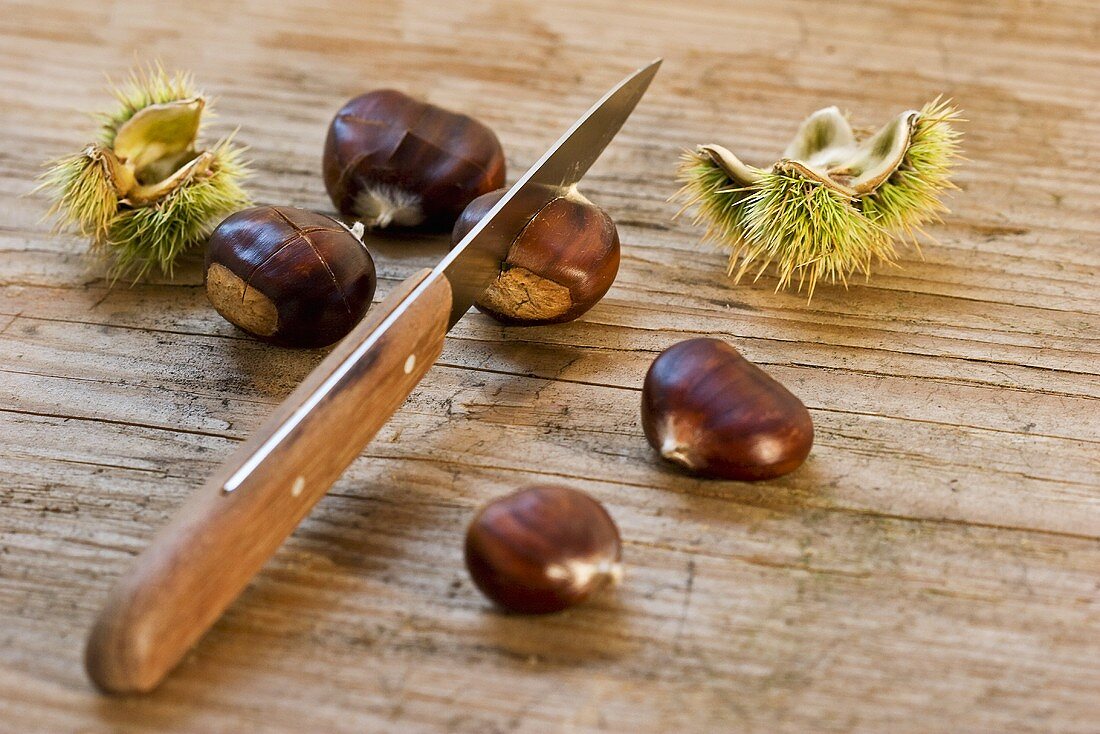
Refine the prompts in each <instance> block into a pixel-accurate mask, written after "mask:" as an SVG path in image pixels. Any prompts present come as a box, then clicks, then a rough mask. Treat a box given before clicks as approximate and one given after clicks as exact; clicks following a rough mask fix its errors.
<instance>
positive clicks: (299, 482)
mask: <svg viewBox="0 0 1100 734" xmlns="http://www.w3.org/2000/svg"><path fill="white" fill-rule="evenodd" d="M305 488H306V478H305V477H298V478H296V479H295V480H294V484H292V485H291V486H290V496H291V497H299V496H301V494H302V491H303V490H304V489H305Z"/></svg>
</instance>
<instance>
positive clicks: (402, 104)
mask: <svg viewBox="0 0 1100 734" xmlns="http://www.w3.org/2000/svg"><path fill="white" fill-rule="evenodd" d="M323 173H324V179H325V188H326V189H327V190H328V194H329V196H330V197H332V203H333V204H334V205H335V206H336V208H337V209H338V210H339V211H340V212H341V213H343V214H346V215H348V216H354V217H357V218H359V219H360V220H361V221H362V222H363V223H364V224H365V225H366V226H368V227H386V226H390V225H394V226H397V227H405V228H423V229H435V230H445V229H447V228H449V227H451V226H452V225H453V224H454V222H455V219H457V218H458V215H459V214H461V213H462V210H463V209H464V208H466V205H467V204H469V203H470V202H471V201H473V200H474V199H475V198H477V197H478V196H480V195H481V194H484V193H486V192H488V191H492V190H493V189H495V188H498V187H500V186H503V185H504V150H503V148H501V145H500V141H499V140H498V139H497V136H496V135H495V134H493V131H492V130H490V129H489V128H488V127H486V126H485V125H483V124H482V123H480V122H478V121H477V120H475V119H473V118H472V117H469V116H468V115H463V114H460V113H457V112H450V111H449V110H445V109H443V108H441V107H436V106H435V105H432V104H426V103H424V102H420V101H418V100H415V99H413V98H412V97H409V96H407V95H405V94H402V93H401V92H398V91H395V90H392V89H380V90H377V91H374V92H368V93H367V94H363V95H360V96H358V97H355V98H354V99H352V100H350V101H349V102H348V103H347V104H345V105H344V106H343V107H342V108H340V111H339V112H337V113H336V116H335V117H334V118H333V120H332V123H331V124H330V125H329V129H328V137H327V138H326V139H325V153H324V161H323Z"/></svg>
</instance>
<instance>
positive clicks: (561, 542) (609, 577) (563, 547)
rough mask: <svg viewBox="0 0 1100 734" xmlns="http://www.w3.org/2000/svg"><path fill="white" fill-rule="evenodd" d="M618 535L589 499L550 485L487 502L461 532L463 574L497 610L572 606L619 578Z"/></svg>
mask: <svg viewBox="0 0 1100 734" xmlns="http://www.w3.org/2000/svg"><path fill="white" fill-rule="evenodd" d="M621 559H622V545H621V543H620V541H619V529H618V528H617V527H616V526H615V522H614V521H613V520H612V519H611V516H610V515H609V514H608V513H607V510H605V509H604V507H603V505H601V504H600V503H599V502H597V501H596V500H595V499H593V498H592V497H591V496H589V495H588V494H585V493H584V492H581V491H579V490H575V489H570V488H568V487H562V486H559V485H553V484H542V485H535V486H533V487H529V488H527V489H524V490H521V491H519V492H516V493H514V494H510V495H507V496H506V497H501V498H499V499H496V500H494V501H492V502H490V503H489V504H488V505H486V506H485V507H484V508H482V510H481V511H480V512H479V513H478V514H477V516H476V517H475V518H474V519H473V522H471V523H470V528H469V530H468V531H467V532H466V568H467V569H469V571H470V576H471V577H472V578H473V580H474V583H475V584H476V585H477V587H478V588H479V589H480V590H481V591H482V593H484V594H485V596H487V597H489V598H490V599H491V600H493V601H494V602H496V603H497V604H498V605H499V606H501V607H503V608H505V609H508V610H511V611H514V612H524V613H528V614H543V613H548V612H557V611H561V610H562V609H565V608H567V607H570V606H573V605H574V604H579V603H581V602H583V601H585V600H586V599H588V598H589V597H591V596H592V595H593V594H595V593H596V592H597V591H599V590H600V589H602V588H603V587H604V586H606V585H608V584H609V583H611V584H614V583H616V582H617V581H618V580H619V578H620V576H621V575H622V570H621V565H620V561H621Z"/></svg>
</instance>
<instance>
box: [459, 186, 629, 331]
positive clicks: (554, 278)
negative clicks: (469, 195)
mask: <svg viewBox="0 0 1100 734" xmlns="http://www.w3.org/2000/svg"><path fill="white" fill-rule="evenodd" d="M504 194H505V189H500V190H499V191H493V192H491V193H488V194H485V195H483V196H479V197H478V198H477V199H474V201H472V202H471V203H470V205H469V206H468V207H466V210H465V211H464V212H462V216H461V217H459V219H458V222H456V223H455V228H454V231H453V232H452V234H451V242H452V245H454V244H458V242H460V241H461V240H462V238H463V237H465V236H466V235H467V234H468V233H469V232H470V230H471V229H473V228H474V226H476V225H477V223H478V222H479V221H480V220H481V219H482V217H484V216H485V215H486V214H488V213H489V210H490V209H492V208H493V206H494V205H496V203H497V202H498V201H500V199H501V197H502V196H504ZM618 272H619V233H618V230H616V229H615V222H614V221H612V219H611V217H610V216H608V214H607V212H605V211H604V210H603V209H601V208H600V207H598V206H596V205H595V204H593V203H592V202H591V201H589V200H588V199H586V198H585V197H584V196H583V195H581V194H580V192H578V191H577V190H576V188H570V189H562V191H561V192H560V195H558V196H557V197H555V198H554V199H552V200H551V201H550V202H549V203H548V204H546V205H545V206H543V207H542V208H541V209H539V210H538V212H537V213H535V215H534V216H533V217H532V218H531V219H530V220H529V221H528V222H527V224H526V225H525V226H524V227H523V229H521V230H520V231H519V232H517V233H516V236H515V239H514V240H513V242H512V246H511V248H510V249H509V251H508V255H507V257H506V258H505V259H504V261H503V262H502V263H501V265H500V274H499V275H498V276H497V278H496V280H494V281H493V283H492V284H491V285H490V286H489V288H488V289H487V290H486V291H485V293H484V294H482V296H481V297H480V298H478V299H477V302H476V305H477V307H478V310H480V311H482V312H483V313H486V314H488V315H490V316H492V317H493V318H494V319H496V320H497V321H500V322H501V323H503V324H507V325H509V326H541V325H543V324H560V323H564V322H566V321H572V320H573V319H576V318H578V317H579V316H581V314H583V313H584V312H585V311H587V310H588V309H590V308H592V307H593V306H595V305H596V304H597V303H598V302H599V300H600V299H601V298H603V297H604V295H605V294H606V293H607V291H608V289H609V288H611V284H612V283H614V282H615V276H616V275H617V274H618Z"/></svg>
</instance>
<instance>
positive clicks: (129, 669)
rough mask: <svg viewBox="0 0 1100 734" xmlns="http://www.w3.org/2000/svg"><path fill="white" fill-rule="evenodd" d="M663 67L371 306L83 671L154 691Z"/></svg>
mask: <svg viewBox="0 0 1100 734" xmlns="http://www.w3.org/2000/svg"><path fill="white" fill-rule="evenodd" d="M660 64H661V60H660V59H657V60H656V61H654V62H653V63H651V64H649V65H648V66H645V67H643V68H642V69H639V70H638V71H637V72H635V73H634V74H631V75H630V76H628V77H627V78H626V79H624V80H623V81H621V82H620V83H619V84H617V85H616V86H615V87H613V88H612V89H611V90H610V91H609V92H607V94H605V95H604V96H603V97H602V98H601V99H600V100H599V101H598V102H596V104H594V105H593V106H592V107H591V108H590V109H589V110H588V112H586V113H584V115H582V116H581V118H580V119H579V120H577V121H576V122H575V123H573V125H572V127H570V128H569V130H567V131H566V133H565V134H564V135H563V136H562V137H561V138H560V139H559V140H558V142H556V143H554V145H553V146H551V148H550V149H549V150H548V151H547V152H546V153H545V154H544V155H543V156H542V157H541V158H540V159H539V160H538V162H536V163H535V165H533V166H532V167H531V168H530V169H529V170H528V171H527V172H526V173H525V174H523V176H522V177H520V179H519V180H518V181H517V182H516V183H515V184H514V185H513V186H512V187H511V188H510V189H509V190H508V192H507V193H506V194H505V195H504V196H503V197H502V198H501V199H500V201H499V202H497V204H496V206H494V207H493V208H492V209H491V210H490V211H489V213H488V214H486V215H485V216H484V217H483V218H482V219H481V221H480V222H478V224H477V225H476V226H474V228H473V229H471V230H470V232H469V234H467V235H466V237H464V238H463V239H462V241H461V242H459V243H458V245H456V246H455V247H454V248H453V249H452V250H451V251H450V252H449V253H448V254H447V255H446V256H445V257H444V258H443V259H442V260H441V261H440V263H439V264H438V265H437V266H436V267H435V268H434V269H432V270H428V269H425V270H422V271H420V272H418V273H415V274H414V275H412V276H411V277H410V278H408V279H406V280H405V281H403V282H402V283H400V284H399V285H398V286H397V287H396V288H395V289H394V291H393V292H392V293H390V294H389V296H388V297H387V298H386V299H384V300H383V301H382V302H381V303H379V304H378V305H377V306H375V307H374V308H373V309H371V311H370V312H369V313H368V314H367V316H366V317H365V318H364V319H363V320H362V321H361V322H360V323H359V324H358V325H357V326H356V327H355V329H353V330H352V332H351V333H350V334H348V336H347V337H345V338H344V340H343V341H341V342H340V343H339V344H338V345H337V346H336V347H335V348H334V349H333V350H332V352H331V353H330V354H329V355H328V356H327V357H326V358H325V359H324V360H323V361H322V362H321V363H320V364H319V365H318V366H317V367H316V368H315V369H314V370H313V372H311V373H310V374H309V375H308V376H307V377H306V378H305V380H303V381H302V384H301V385H299V387H298V388H297V389H296V390H294V392H293V393H291V394H290V396H289V397H288V398H287V399H286V400H285V401H284V402H283V403H282V405H280V406H279V407H278V408H276V410H275V412H274V413H273V414H272V416H271V417H270V418H269V419H268V420H267V422H266V423H264V425H263V426H262V427H261V428H260V429H259V430H257V431H256V432H255V433H254V434H253V435H252V436H251V437H249V438H248V440H246V441H245V442H244V443H243V444H242V445H241V446H240V447H239V448H238V449H237V451H236V452H235V453H234V454H233V455H232V456H231V457H230V458H229V459H228V460H227V461H226V462H225V463H224V464H222V466H221V467H220V468H219V469H218V470H217V471H216V472H215V473H214V474H213V475H212V476H211V477H210V479H209V480H208V481H207V482H206V484H205V485H204V486H203V487H202V488H201V489H200V490H199V491H198V492H196V493H195V494H194V495H192V496H191V497H190V499H188V500H187V502H186V503H185V504H184V505H183V507H181V508H180V510H179V511H178V512H177V514H176V515H175V517H174V518H173V519H172V520H171V522H170V523H169V524H168V525H167V526H165V527H164V528H163V529H162V530H161V531H160V532H159V533H158V534H157V535H156V537H155V538H153V540H152V542H151V543H150V545H149V547H148V548H146V549H145V551H144V552H143V553H142V554H141V555H140V556H138V558H137V559H136V561H135V562H134V565H133V567H132V568H131V569H130V571H129V573H127V574H126V575H125V576H124V577H123V578H122V579H121V580H119V582H118V583H117V584H116V585H115V587H114V589H112V591H111V593H110V595H109V597H108V600H107V603H106V605H105V606H104V608H103V610H102V611H101V612H100V614H99V617H98V618H97V619H96V622H95V624H94V625H93V627H92V630H91V633H90V634H89V637H88V644H87V648H86V650H85V667H86V668H87V671H88V676H89V677H90V678H91V679H92V681H93V682H94V683H95V684H96V685H97V686H98V687H99V688H100V689H102V690H103V691H105V692H109V693H134V692H146V691H150V690H152V689H153V688H155V687H156V686H157V685H158V684H159V683H160V682H161V681H162V680H163V679H164V677H165V676H166V675H167V674H168V673H169V672H170V671H171V670H172V668H174V667H175V666H176V665H177V664H178V663H179V661H180V660H181V659H182V658H183V656H184V655H185V654H186V653H187V651H188V650H189V649H190V648H191V647H192V646H193V645H194V644H195V643H196V642H198V640H199V639H200V638H201V637H202V636H203V634H205V632H206V631H207V630H208V629H209V628H210V627H211V626H212V625H213V624H214V622H215V621H217V619H218V618H219V617H220V616H221V614H222V612H224V611H225V609H226V607H228V606H229V605H230V604H231V603H232V602H233V600H234V599H236V598H237V596H238V595H240V593H241V592H242V591H243V590H244V588H245V587H246V586H247V585H248V583H249V581H251V580H252V577H253V576H255V575H256V573H257V572H259V570H260V568H261V567H262V566H263V564H264V562H266V561H267V559H268V558H269V557H271V555H272V554H273V553H274V552H275V551H276V550H277V549H278V548H279V546H280V545H282V543H283V541H284V540H285V539H286V537H287V536H288V535H290V533H292V532H293V531H294V529H295V528H296V527H297V526H298V523H299V522H301V520H302V518H304V517H305V516H306V514H308V513H309V510H310V509H311V508H312V507H313V505H314V504H315V503H316V502H317V500H319V499H320V498H321V497H322V496H324V494H325V493H326V492H327V491H328V489H329V487H331V486H332V484H333V483H334V482H335V481H336V480H337V479H338V478H339V477H340V475H341V474H342V473H343V471H344V469H346V468H347V466H348V464H350V463H351V462H352V461H353V460H354V459H355V457H356V456H358V455H359V453H360V452H361V451H362V450H363V447H364V446H366V445H367V443H368V442H370V440H371V439H372V438H373V437H374V435H375V434H376V433H377V432H378V430H379V429H380V428H381V427H382V426H383V425H384V424H385V422H386V421H387V420H388V419H389V417H390V416H391V415H392V414H393V413H394V412H395V411H396V410H397V409H398V407H400V405H401V404H402V403H403V402H404V401H405V398H407V397H408V395H409V393H411V392H412V390H413V388H414V387H416V384H417V383H418V382H420V379H421V378H422V377H423V376H424V374H425V373H426V372H427V371H428V369H429V368H430V367H431V366H432V364H433V363H434V362H435V360H436V359H437V358H438V357H439V355H440V353H441V352H442V350H443V338H444V336H445V334H446V333H447V331H448V330H449V329H450V328H451V327H452V326H454V324H455V323H456V322H457V321H458V320H459V319H460V318H462V316H463V314H465V313H466V312H467V311H468V310H469V309H470V306H472V305H473V303H474V301H475V300H476V299H477V297H478V296H479V295H481V293H483V292H484V291H485V289H486V288H487V287H488V286H489V285H490V283H492V282H493V280H494V279H495V278H496V276H497V275H498V274H499V272H500V263H501V262H502V261H503V260H504V259H505V257H506V255H507V254H508V250H509V248H510V247H511V244H512V240H513V238H514V237H515V235H516V233H517V232H519V231H520V230H521V228H522V227H523V226H524V225H525V224H526V223H527V222H528V221H529V220H530V219H531V217H533V216H534V215H535V214H536V213H537V212H538V210H539V209H540V208H542V207H543V206H545V205H546V204H548V203H549V202H550V201H551V200H552V199H553V198H555V197H556V196H558V195H559V194H560V191H561V189H562V188H563V187H565V188H568V187H570V186H573V185H575V184H576V183H577V182H578V181H579V180H580V179H581V177H582V176H584V174H585V173H586V172H587V171H588V169H589V168H590V167H591V166H592V164H593V163H595V162H596V159H597V158H598V157H599V156H600V154H601V153H602V152H603V150H604V148H606V147H607V144H608V143H610V142H611V139H612V138H614V137H615V135H616V134H617V133H618V132H619V128H621V127H622V125H623V123H624V122H626V119H627V118H628V117H629V116H630V113H631V112H633V111H634V107H635V106H636V105H637V104H638V101H639V100H640V99H641V98H642V95H643V94H644V93H645V91H646V89H647V88H648V87H649V83H650V81H652V79H653V77H654V75H655V74H656V73H657V69H658V67H659V66H660Z"/></svg>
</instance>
